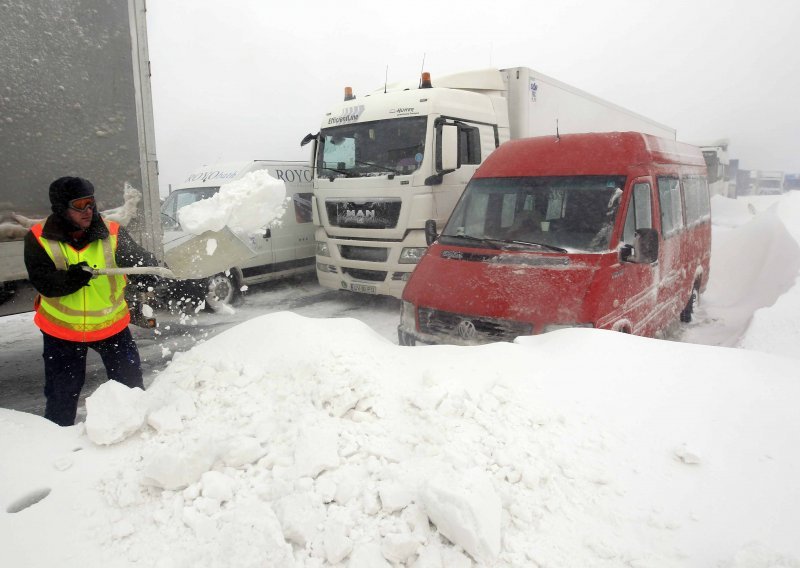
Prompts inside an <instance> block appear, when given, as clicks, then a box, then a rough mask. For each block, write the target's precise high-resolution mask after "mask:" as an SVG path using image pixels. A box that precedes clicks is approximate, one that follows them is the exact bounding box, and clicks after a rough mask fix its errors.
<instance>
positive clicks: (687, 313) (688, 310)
mask: <svg viewBox="0 0 800 568" xmlns="http://www.w3.org/2000/svg"><path fill="white" fill-rule="evenodd" d="M697 296H698V294H697V288H694V287H693V288H692V293H691V294H690V295H689V301H688V302H687V303H686V307H685V308H683V310H681V323H689V322H691V321H692V315H693V314H694V308H695V306H697Z"/></svg>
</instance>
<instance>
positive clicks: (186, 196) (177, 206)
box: [161, 187, 219, 230]
mask: <svg viewBox="0 0 800 568" xmlns="http://www.w3.org/2000/svg"><path fill="white" fill-rule="evenodd" d="M218 191H219V187H192V188H186V189H178V190H176V191H173V192H172V193H170V194H169V197H167V199H166V200H164V203H163V204H162V205H161V224H162V225H163V226H164V228H165V229H169V230H174V229H176V228H177V226H178V211H179V210H181V209H183V208H184V207H186V206H187V205H191V204H192V203H194V202H196V201H200V200H202V199H208V198H209V197H212V196H213V195H214V194H215V193H217V192H218Z"/></svg>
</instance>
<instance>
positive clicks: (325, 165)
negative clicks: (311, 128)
mask: <svg viewBox="0 0 800 568" xmlns="http://www.w3.org/2000/svg"><path fill="white" fill-rule="evenodd" d="M427 124H428V118H427V117H425V116H419V117H412V118H393V119H389V120H377V121H374V122H361V123H356V124H348V125H347V126H336V127H334V128H323V129H322V132H320V150H319V162H318V163H317V168H318V170H317V171H318V172H319V173H318V175H319V177H327V178H335V177H365V176H378V175H386V174H397V175H405V174H411V173H414V172H415V171H416V170H417V168H419V166H420V164H421V163H422V157H423V155H424V152H425V133H426V130H427Z"/></svg>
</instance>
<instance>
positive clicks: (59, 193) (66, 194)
mask: <svg viewBox="0 0 800 568" xmlns="http://www.w3.org/2000/svg"><path fill="white" fill-rule="evenodd" d="M90 195H94V186H93V185H92V182H90V181H89V180H88V179H83V178H79V177H69V176H67V177H61V178H58V179H57V180H56V181H54V182H53V183H51V184H50V206H51V207H52V209H53V213H56V214H59V215H61V214H63V213H64V211H66V210H67V208H68V207H69V202H70V201H72V200H73V199H78V198H79V197H88V196H90Z"/></svg>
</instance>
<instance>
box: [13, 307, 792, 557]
mask: <svg viewBox="0 0 800 568" xmlns="http://www.w3.org/2000/svg"><path fill="white" fill-rule="evenodd" d="M298 337H302V338H303V340H302V342H298V341H297V339H296V338H298ZM144 397H145V399H146V400H145V401H144V402H145V404H144V406H145V407H146V408H148V409H150V410H149V415H148V418H147V423H148V424H150V423H153V422H155V423H156V424H161V425H163V424H168V425H169V427H164V428H160V429H158V430H157V429H155V428H153V427H151V426H148V425H143V426H142V427H141V428H140V429H139V430H138V431H136V432H133V433H131V434H130V435H129V436H128V437H127V438H126V439H125V440H123V441H122V442H120V443H118V444H116V445H112V446H98V445H95V444H92V443H91V442H90V441H89V440H87V439H86V437H85V434H83V433H82V429H81V427H80V426H76V427H74V428H70V429H62V430H58V429H56V432H57V433H58V434H63V435H64V436H72V439H73V440H74V441H75V442H73V443H77V442H80V443H81V444H82V446H83V447H84V449H83V450H82V451H80V452H77V453H73V454H69V451H68V450H65V449H64V447H63V444H62V446H54V447H53V448H51V449H50V450H47V446H46V444H45V443H44V440H45V439H49V437H50V436H51V433H52V432H53V428H52V427H51V426H50V425H48V424H47V423H46V422H45V421H44V420H43V419H38V418H33V417H28V416H25V415H23V416H25V420H19V421H18V420H17V413H8V412H1V411H0V421H1V422H2V426H3V428H2V429H0V451H3V453H4V456H7V460H4V461H5V463H13V464H14V467H15V473H14V477H15V478H16V479H17V481H16V483H15V484H13V491H11V492H9V491H8V490H7V489H6V486H5V484H0V498H1V499H0V501H2V506H3V507H4V508H5V507H7V503H9V502H11V501H17V500H18V499H19V497H20V496H21V495H25V494H26V493H27V494H32V493H35V491H36V490H40V489H42V488H43V487H48V488H51V489H52V491H51V492H50V493H49V494H48V495H47V496H45V497H44V498H42V499H41V500H40V501H39V502H38V503H36V504H35V505H31V506H29V507H28V508H27V509H25V512H24V513H17V514H6V515H4V516H0V534H15V535H16V534H23V535H27V536H26V537H25V538H22V539H19V540H18V539H16V538H15V539H12V540H11V541H10V542H9V543H8V544H7V545H5V548H6V550H5V551H4V552H5V553H6V555H7V557H8V558H10V565H15V566H17V565H26V561H29V562H28V564H29V565H48V564H53V563H55V562H56V561H59V563H60V565H64V566H85V565H98V566H100V565H113V566H135V565H139V566H162V567H167V566H170V567H173V566H203V567H206V566H214V567H217V566H219V567H223V566H293V565H294V566H337V565H338V566H352V567H354V568H362V567H364V568H366V567H373V566H392V565H398V564H405V565H408V566H416V567H418V568H425V567H434V566H471V565H477V566H534V565H541V566H601V567H603V566H605V567H616V566H620V565H638V566H676V567H677V566H681V567H683V566H710V565H726V563H727V565H730V566H748V565H754V564H747V563H746V562H753V561H754V560H753V558H756V559H761V560H764V559H770V558H773V559H774V558H780V559H782V560H783V561H785V564H786V565H788V566H791V565H793V564H792V563H794V564H797V563H798V558H799V557H800V543H798V541H797V539H796V534H795V527H797V526H799V525H800V507H798V506H797V505H798V504H799V503H800V494H798V491H797V485H796V484H795V480H796V479H797V478H798V476H800V455H798V452H797V447H798V444H800V428H798V426H800V419H798V418H797V412H796V408H795V406H796V405H795V401H796V400H797V399H798V397H800V371H799V370H798V368H797V365H796V363H795V362H794V361H790V360H787V359H783V358H776V357H772V356H769V355H763V354H759V353H753V352H747V351H744V350H732V349H718V348H709V347H700V346H693V345H685V344H678V343H672V342H664V341H657V340H650V339H642V338H637V337H631V336H625V335H621V334H615V333H612V332H603V331H596V330H582V329H577V330H563V331H560V332H555V333H551V334H547V335H542V336H538V337H529V338H524V339H520V340H519V343H517V344H497V345H488V346H482V347H448V346H440V347H417V348H408V347H400V346H397V345H393V344H391V343H389V342H388V341H386V340H385V339H383V338H381V337H379V336H378V335H376V334H375V333H374V332H373V331H371V330H370V329H369V328H367V327H366V326H364V325H363V324H361V323H359V322H356V321H354V320H317V319H307V318H302V317H300V316H296V315H293V314H290V313H278V314H272V315H268V316H263V317H260V318H257V319H253V320H250V321H248V322H246V323H243V324H241V325H239V326H237V327H236V328H232V329H230V330H228V331H226V332H224V333H222V334H220V335H219V336H217V337H215V338H213V339H211V340H209V341H207V342H206V343H204V344H202V345H201V346H198V347H196V348H195V349H193V350H192V351H190V352H188V353H185V354H181V355H178V356H176V358H175V359H174V360H173V362H172V363H171V365H170V366H169V367H168V368H167V369H166V370H165V371H164V372H163V373H162V374H161V375H160V376H159V377H158V378H157V380H156V382H155V383H154V384H153V386H152V387H151V388H150V389H149V390H148V391H147V392H146V393H144ZM107 401H108V403H107V407H106V408H105V409H104V414H106V415H108V416H113V415H114V414H115V412H114V410H115V408H116V409H117V410H120V411H121V410H122V409H121V408H119V407H116V403H115V402H114V399H112V398H109V399H107ZM120 404H122V403H121V402H120ZM95 410H96V408H95ZM95 410H92V409H90V415H89V418H88V420H90V419H92V417H91V414H92V412H94V411H95ZM156 413H160V415H161V419H159V420H155V421H154V420H153V415H154V414H156ZM120 416H121V413H120ZM164 416H169V417H170V418H169V419H164ZM36 421H39V422H40V424H39V426H40V430H38V431H37V430H36V429H35V428H34V427H33V425H34V424H33V423H34V422H36ZM18 439H25V440H30V446H31V447H33V448H40V449H41V451H33V450H24V449H23V448H21V447H19V444H18V443H17V440H18ZM23 451H26V452H27V453H25V459H22V455H23V453H22V452H23ZM65 451H66V452H67V457H68V458H69V459H71V460H72V461H73V462H74V463H73V465H72V467H70V468H68V469H67V470H65V471H58V470H56V469H55V468H54V467H52V466H51V465H50V464H52V463H54V462H55V461H57V460H59V459H61V457H64V453H65ZM8 460H10V462H9V461H8ZM36 471H38V472H39V477H35V476H31V477H30V479H31V483H25V482H23V481H22V480H24V479H28V476H29V473H30V472H36ZM42 471H45V472H46V475H44V476H42V475H41V472H42ZM38 494H40V493H38ZM38 494H37V495H38ZM48 519H49V520H48ZM42 523H44V524H42ZM698 535H702V537H703V538H698ZM45 540H46V541H47V542H48V543H49V546H46V547H45V546H41V542H45ZM37 543H39V544H38V545H37ZM753 543H755V544H753ZM743 559H746V560H743ZM765 565H769V564H765Z"/></svg>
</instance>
